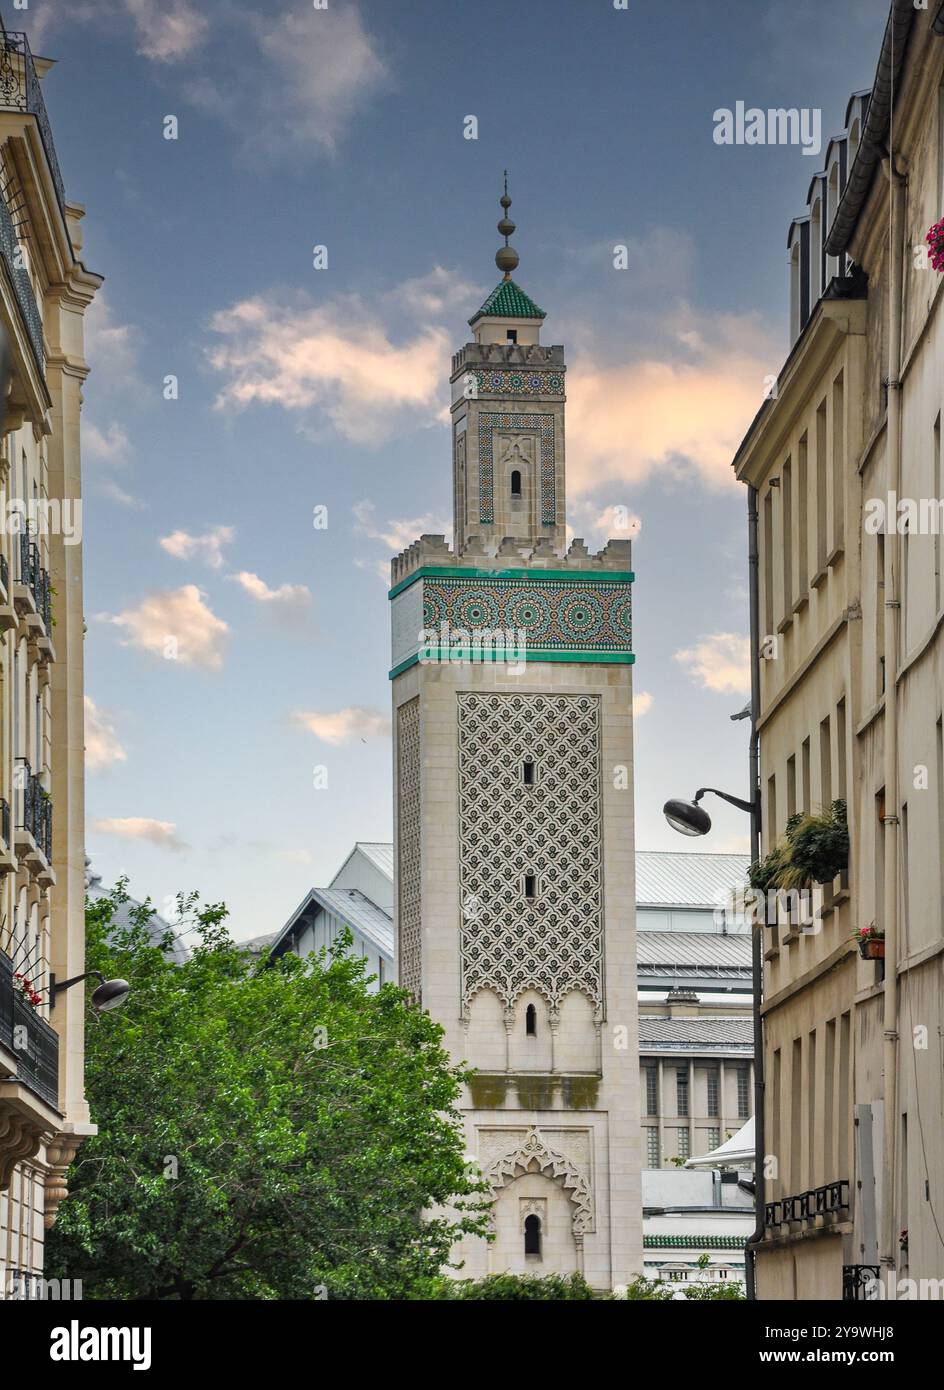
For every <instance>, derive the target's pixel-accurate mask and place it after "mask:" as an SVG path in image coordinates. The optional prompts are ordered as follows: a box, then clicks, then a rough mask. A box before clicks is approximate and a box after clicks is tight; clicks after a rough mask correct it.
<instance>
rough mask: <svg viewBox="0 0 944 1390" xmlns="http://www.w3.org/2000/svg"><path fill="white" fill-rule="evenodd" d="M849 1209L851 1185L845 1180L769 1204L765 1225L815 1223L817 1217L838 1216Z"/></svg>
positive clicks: (766, 1209)
mask: <svg viewBox="0 0 944 1390" xmlns="http://www.w3.org/2000/svg"><path fill="white" fill-rule="evenodd" d="M848 1209H849V1183H848V1180H847V1179H845V1178H843V1179H841V1181H838V1182H828V1183H826V1184H825V1186H823V1187H814V1188H811V1189H810V1191H809V1192H801V1193H799V1194H798V1195H797V1196H795V1197H783V1198H781V1200H780V1201H779V1202H768V1203H767V1205H766V1207H765V1208H764V1213H765V1216H764V1221H765V1225H767V1226H768V1227H771V1226H780V1225H784V1224H789V1223H790V1222H792V1221H796V1222H801V1221H813V1220H814V1219H815V1218H816V1217H817V1216H823V1217H825V1216H838V1215H839V1213H840V1212H842V1211H848Z"/></svg>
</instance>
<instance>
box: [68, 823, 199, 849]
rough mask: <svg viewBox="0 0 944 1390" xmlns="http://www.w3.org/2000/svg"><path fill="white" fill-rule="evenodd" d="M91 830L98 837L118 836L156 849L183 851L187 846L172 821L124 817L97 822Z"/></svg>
mask: <svg viewBox="0 0 944 1390" xmlns="http://www.w3.org/2000/svg"><path fill="white" fill-rule="evenodd" d="M92 829H93V830H96V831H98V833H99V834H100V835H119V836H121V838H122V839H125V840H147V841H148V843H149V844H152V845H156V846H157V847H158V849H172V850H184V849H187V848H188V846H187V844H186V842H185V841H183V840H182V839H181V838H180V836H179V835H178V834H177V833H176V832H177V826H176V823H175V822H174V821H169V820H149V819H148V818H147V817H145V816H124V817H117V818H114V819H111V820H97V821H94V822H93V824H92Z"/></svg>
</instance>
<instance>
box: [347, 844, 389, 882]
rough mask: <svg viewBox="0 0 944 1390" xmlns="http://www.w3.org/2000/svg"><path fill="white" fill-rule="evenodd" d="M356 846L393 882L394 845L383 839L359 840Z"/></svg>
mask: <svg viewBox="0 0 944 1390" xmlns="http://www.w3.org/2000/svg"><path fill="white" fill-rule="evenodd" d="M354 848H355V849H359V850H360V851H361V853H362V854H363V855H364V857H365V859H369V860H370V862H371V863H372V864H373V865H374V867H375V868H376V869H379V870H380V872H381V873H382V874H384V875H385V876H386V877H387V878H389V880H390V882H391V883H392V882H393V845H391V844H388V843H386V841H383V840H358V841H357V842H356V844H355V845H354Z"/></svg>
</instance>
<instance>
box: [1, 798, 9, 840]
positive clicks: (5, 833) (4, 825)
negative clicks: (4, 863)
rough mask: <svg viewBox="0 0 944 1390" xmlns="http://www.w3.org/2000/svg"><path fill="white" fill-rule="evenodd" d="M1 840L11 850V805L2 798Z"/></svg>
mask: <svg viewBox="0 0 944 1390" xmlns="http://www.w3.org/2000/svg"><path fill="white" fill-rule="evenodd" d="M0 839H2V841H3V843H4V845H5V846H6V848H7V849H9V848H10V803H9V801H7V800H6V798H5V797H2V796H0Z"/></svg>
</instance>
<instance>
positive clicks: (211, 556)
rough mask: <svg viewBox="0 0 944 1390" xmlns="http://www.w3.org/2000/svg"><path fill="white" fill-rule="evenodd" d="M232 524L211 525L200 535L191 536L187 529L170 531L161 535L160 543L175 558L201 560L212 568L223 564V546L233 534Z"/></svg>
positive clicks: (234, 532) (220, 566)
mask: <svg viewBox="0 0 944 1390" xmlns="http://www.w3.org/2000/svg"><path fill="white" fill-rule="evenodd" d="M235 534H236V531H235V528H234V527H232V526H211V527H210V529H209V531H205V532H204V534H203V535H202V536H191V535H190V533H189V532H188V531H172V532H171V534H170V535H169V536H161V545H162V547H163V548H164V550H166V551H167V553H168V555H173V556H174V558H175V559H177V560H190V559H194V558H196V559H198V560H202V561H203V563H204V564H205V565H208V566H209V567H210V569H212V570H218V569H221V568H222V566H223V546H224V545H228V544H229V542H230V541H231V540H232V539H233V537H234V536H235Z"/></svg>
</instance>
